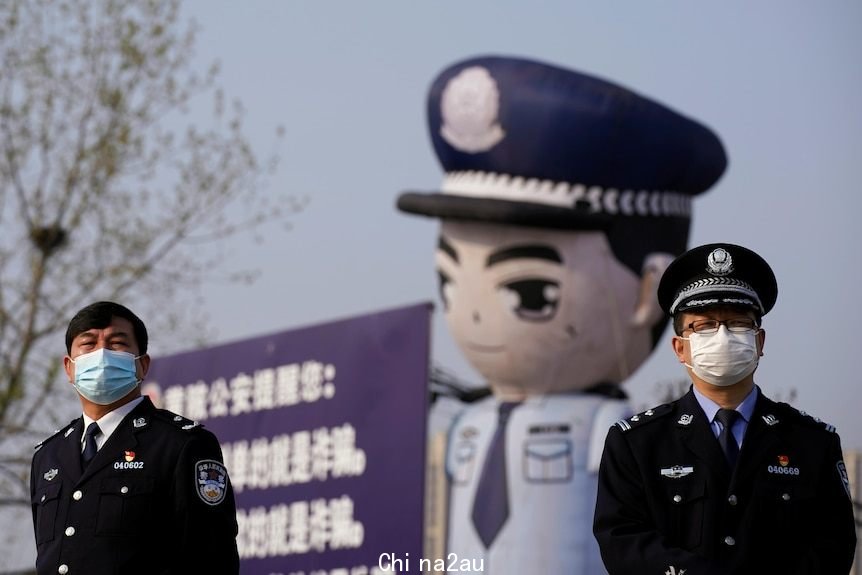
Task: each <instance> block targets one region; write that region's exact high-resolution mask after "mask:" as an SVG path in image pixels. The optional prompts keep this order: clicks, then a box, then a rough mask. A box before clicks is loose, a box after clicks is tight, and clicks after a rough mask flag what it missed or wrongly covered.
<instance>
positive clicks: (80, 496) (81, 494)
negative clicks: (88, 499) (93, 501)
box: [72, 491, 84, 501]
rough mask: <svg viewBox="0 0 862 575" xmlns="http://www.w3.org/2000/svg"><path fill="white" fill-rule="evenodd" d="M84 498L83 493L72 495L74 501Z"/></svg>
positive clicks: (78, 492) (77, 492)
mask: <svg viewBox="0 0 862 575" xmlns="http://www.w3.org/2000/svg"><path fill="white" fill-rule="evenodd" d="M83 496H84V494H83V493H81V492H80V491H76V492H75V493H73V494H72V499H74V500H75V501H80V500H81V498H82V497H83Z"/></svg>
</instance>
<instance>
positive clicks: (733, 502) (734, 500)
mask: <svg viewBox="0 0 862 575" xmlns="http://www.w3.org/2000/svg"><path fill="white" fill-rule="evenodd" d="M727 502H728V503H730V504H731V505H736V504H737V503H739V500H738V499H737V498H736V495H731V496H730V497H728V498H727Z"/></svg>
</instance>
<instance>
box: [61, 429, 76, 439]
mask: <svg viewBox="0 0 862 575" xmlns="http://www.w3.org/2000/svg"><path fill="white" fill-rule="evenodd" d="M73 431H75V428H74V427H70V428H69V429H67V430H66V433H64V434H63V437H69V436H70V435H71V434H72V432H73Z"/></svg>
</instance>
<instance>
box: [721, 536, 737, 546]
mask: <svg viewBox="0 0 862 575" xmlns="http://www.w3.org/2000/svg"><path fill="white" fill-rule="evenodd" d="M724 544H725V545H729V546H730V547H733V546H734V545H736V539H734V538H733V537H731V536H730V535H728V536H727V537H725V538H724Z"/></svg>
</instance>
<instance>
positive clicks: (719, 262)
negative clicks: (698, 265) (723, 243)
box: [706, 248, 733, 276]
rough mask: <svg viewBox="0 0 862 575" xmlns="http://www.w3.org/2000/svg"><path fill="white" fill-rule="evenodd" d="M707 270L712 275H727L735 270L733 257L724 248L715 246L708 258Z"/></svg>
mask: <svg viewBox="0 0 862 575" xmlns="http://www.w3.org/2000/svg"><path fill="white" fill-rule="evenodd" d="M706 266H707V271H708V272H709V273H711V274H712V275H716V276H725V275H727V274H729V273H730V272H732V271H733V258H732V257H730V254H729V253H727V250H725V249H723V248H715V249H714V250H712V251H711V252H710V254H709V256H707V258H706Z"/></svg>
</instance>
